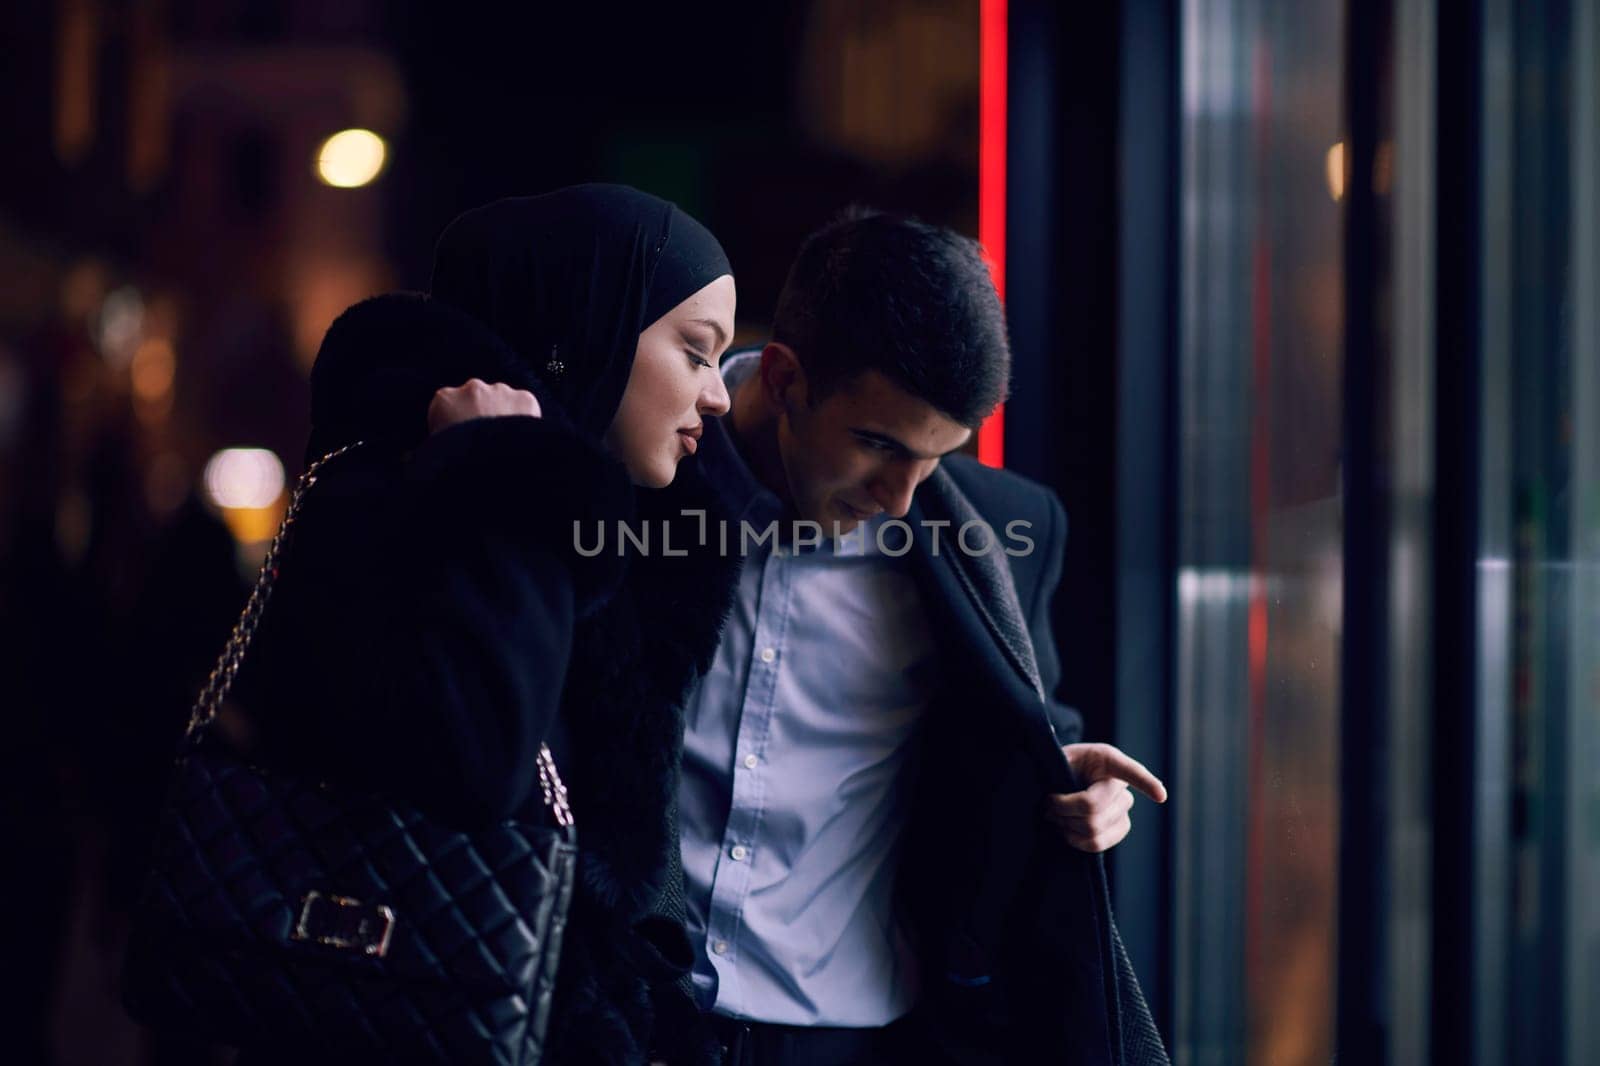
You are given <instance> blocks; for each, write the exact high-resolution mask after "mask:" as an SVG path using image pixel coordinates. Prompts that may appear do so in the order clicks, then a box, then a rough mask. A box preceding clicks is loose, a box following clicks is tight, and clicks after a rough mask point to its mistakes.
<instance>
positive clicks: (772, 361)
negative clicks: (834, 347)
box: [761, 341, 806, 414]
mask: <svg viewBox="0 0 1600 1066" xmlns="http://www.w3.org/2000/svg"><path fill="white" fill-rule="evenodd" d="M761 391H762V392H763V393H765V394H766V397H767V402H768V403H769V404H770V405H771V406H772V409H773V410H774V411H782V412H783V413H784V414H789V413H790V412H791V411H794V410H796V409H798V408H799V407H803V406H805V402H806V371H805V367H803V366H801V365H800V357H799V356H797V355H795V352H794V349H793V348H791V347H789V346H788V345H787V344H782V343H779V342H778V341H769V342H767V346H766V347H765V348H763V349H761Z"/></svg>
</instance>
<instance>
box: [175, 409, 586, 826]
mask: <svg viewBox="0 0 1600 1066" xmlns="http://www.w3.org/2000/svg"><path fill="white" fill-rule="evenodd" d="M362 443H363V442H362V441H356V442H355V443H354V444H347V445H345V446H344V447H343V448H338V449H336V450H334V451H331V452H329V453H328V454H327V455H324V456H323V457H322V458H320V459H318V460H317V461H316V462H314V463H312V464H311V465H310V466H308V467H306V469H305V473H303V474H301V475H300V480H299V481H297V482H296V483H295V487H294V491H293V492H292V493H290V495H289V506H288V508H287V509H286V510H285V511H284V515H283V522H282V523H281V524H279V526H278V532H277V534H276V535H275V536H274V537H273V538H272V545H271V547H269V548H268V549H267V556H266V558H265V559H264V560H262V563H261V571H260V573H258V574H257V575H256V583H255V586H254V587H253V588H251V590H250V598H249V599H248V600H246V601H245V605H244V610H243V611H241V612H240V614H239V621H238V622H236V623H234V626H233V632H232V633H231V634H230V635H229V637H228V643H227V645H226V646H225V647H224V648H223V649H222V654H221V655H220V656H218V657H217V665H216V666H215V667H213V668H212V670H211V676H210V677H208V678H206V683H205V687H204V688H202V689H201V690H200V695H199V697H198V698H197V699H196V700H195V704H194V710H193V711H192V712H190V715H189V725H188V728H187V729H185V730H184V734H183V737H184V742H185V743H186V744H188V743H193V742H194V741H196V740H197V739H198V738H199V737H200V735H201V734H202V733H204V732H205V730H206V729H207V727H209V726H210V725H211V724H212V722H214V721H216V717H217V712H219V711H220V710H221V709H222V704H223V701H224V700H226V699H227V697H228V690H229V689H231V688H232V687H233V679H234V678H235V677H236V676H237V675H238V673H239V667H240V665H241V664H242V663H243V662H244V653H245V651H246V649H248V648H249V647H250V640H251V638H252V637H254V636H255V632H256V627H257V626H258V625H259V624H260V623H261V616H262V614H263V613H264V612H265V611H266V609H267V601H268V600H270V599H271V598H272V586H273V583H274V582H275V581H276V580H277V578H278V568H279V562H280V560H281V558H282V555H283V551H284V549H285V548H286V547H287V546H288V541H289V535H290V532H291V531H292V530H293V528H294V523H295V520H296V519H297V518H298V517H299V515H300V505H301V503H302V502H304V500H305V495H306V493H307V492H308V491H309V490H310V488H311V486H313V485H315V484H316V483H317V475H318V474H319V473H321V471H322V468H323V467H325V466H327V465H328V464H329V463H330V462H332V461H333V460H335V459H337V458H339V457H340V456H341V455H343V454H345V453H346V452H349V451H353V450H355V449H356V448H359V447H361V445H362ZM538 769H539V791H540V793H541V794H542V795H543V797H544V805H545V806H546V807H549V808H550V811H551V813H552V814H553V815H554V816H555V820H556V824H557V825H560V826H562V827H566V826H570V825H572V824H573V818H572V807H571V805H570V804H569V803H568V801H567V788H566V786H565V785H563V784H562V783H561V775H560V774H559V773H558V772H557V771H556V761H555V758H554V757H553V756H552V755H551V754H550V746H549V745H548V744H540V745H539V759H538Z"/></svg>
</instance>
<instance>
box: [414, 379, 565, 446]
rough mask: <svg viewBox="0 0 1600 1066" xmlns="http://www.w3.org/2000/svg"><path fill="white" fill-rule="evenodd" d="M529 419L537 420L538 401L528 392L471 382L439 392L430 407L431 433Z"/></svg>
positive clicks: (429, 426)
mask: <svg viewBox="0 0 1600 1066" xmlns="http://www.w3.org/2000/svg"><path fill="white" fill-rule="evenodd" d="M506 415H527V416H530V417H532V418H538V417H539V415H540V410H539V398H538V397H537V396H535V395H534V394H533V393H531V392H529V391H527V390H526V389H514V388H512V387H511V386H510V385H505V384H502V383H500V382H494V383H490V382H487V381H483V380H481V379H479V378H472V379H470V380H468V381H466V382H464V383H463V384H460V385H453V386H451V387H449V388H444V389H440V390H439V391H438V392H435V393H434V394H433V400H432V401H431V402H430V403H429V404H428V432H429V433H437V432H439V431H440V430H441V429H445V428H447V427H449V426H453V425H455V424H456V423H458V422H466V421H469V420H470V419H474V418H500V417H504V416H506Z"/></svg>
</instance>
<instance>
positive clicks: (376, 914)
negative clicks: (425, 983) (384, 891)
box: [289, 890, 394, 959]
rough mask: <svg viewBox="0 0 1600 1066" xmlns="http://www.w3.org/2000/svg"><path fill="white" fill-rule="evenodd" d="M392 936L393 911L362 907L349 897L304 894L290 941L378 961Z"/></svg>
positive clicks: (371, 906) (377, 906) (359, 902)
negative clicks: (355, 953) (356, 954)
mask: <svg viewBox="0 0 1600 1066" xmlns="http://www.w3.org/2000/svg"><path fill="white" fill-rule="evenodd" d="M393 933H394V911H393V910H391V909H390V908H388V907H386V906H384V905H383V904H381V903H375V904H370V905H369V904H365V903H362V902H361V901H360V900H358V899H351V898H350V897H349V896H329V895H324V894H323V893H321V892H317V891H315V890H313V891H311V892H307V893H306V898H305V902H304V903H302V904H301V906H300V920H299V921H298V922H296V923H295V926H294V931H293V932H291V933H290V934H289V936H290V939H291V940H304V941H308V942H310V943H313V944H321V945H323V946H324V947H330V948H339V949H341V950H344V951H359V952H360V953H361V954H363V955H368V956H371V957H373V958H378V959H381V958H383V956H384V954H385V953H387V952H388V950H389V937H390V936H391V935H392V934H393Z"/></svg>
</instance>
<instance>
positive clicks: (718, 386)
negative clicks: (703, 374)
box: [699, 370, 731, 415]
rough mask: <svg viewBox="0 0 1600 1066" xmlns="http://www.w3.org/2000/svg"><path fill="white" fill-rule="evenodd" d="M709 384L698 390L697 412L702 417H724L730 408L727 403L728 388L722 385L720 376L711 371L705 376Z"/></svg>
mask: <svg viewBox="0 0 1600 1066" xmlns="http://www.w3.org/2000/svg"><path fill="white" fill-rule="evenodd" d="M707 376H708V377H709V378H710V379H711V380H710V383H709V384H708V385H707V386H706V387H705V388H704V389H702V390H700V404H699V410H700V413H701V414H703V415H725V414H727V413H728V408H729V407H730V406H731V405H730V403H729V401H728V386H727V385H725V384H723V381H722V375H721V374H720V373H719V372H717V371H715V370H713V371H712V372H711V373H710V374H709V375H707Z"/></svg>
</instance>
